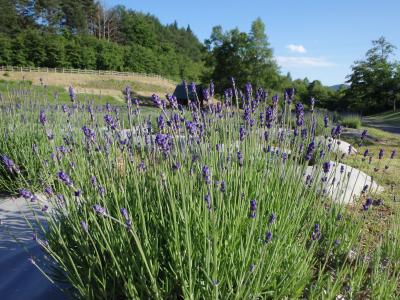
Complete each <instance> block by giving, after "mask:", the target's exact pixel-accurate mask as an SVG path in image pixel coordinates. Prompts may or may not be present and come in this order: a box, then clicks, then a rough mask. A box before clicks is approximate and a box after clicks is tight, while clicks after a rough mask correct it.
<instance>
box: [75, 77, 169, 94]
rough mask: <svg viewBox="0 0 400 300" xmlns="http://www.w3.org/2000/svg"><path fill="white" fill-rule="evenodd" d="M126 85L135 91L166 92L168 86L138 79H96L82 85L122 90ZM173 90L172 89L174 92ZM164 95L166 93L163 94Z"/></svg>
mask: <svg viewBox="0 0 400 300" xmlns="http://www.w3.org/2000/svg"><path fill="white" fill-rule="evenodd" d="M126 86H130V87H131V88H132V90H133V92H135V91H141V92H143V91H150V92H152V93H165V90H166V88H165V87H162V86H160V85H157V84H151V83H143V82H138V81H129V80H96V81H89V82H87V83H85V84H84V85H82V87H85V88H95V89H113V90H120V91H121V92H122V91H123V90H124V88H125V87H126ZM172 92H173V91H171V93H172ZM162 96H164V95H162Z"/></svg>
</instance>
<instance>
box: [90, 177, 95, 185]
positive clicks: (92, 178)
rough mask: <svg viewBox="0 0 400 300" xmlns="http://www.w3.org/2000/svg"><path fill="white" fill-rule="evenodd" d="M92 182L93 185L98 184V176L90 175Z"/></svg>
mask: <svg viewBox="0 0 400 300" xmlns="http://www.w3.org/2000/svg"><path fill="white" fill-rule="evenodd" d="M90 182H91V183H92V185H93V186H96V185H97V178H96V176H94V175H93V176H92V177H90Z"/></svg>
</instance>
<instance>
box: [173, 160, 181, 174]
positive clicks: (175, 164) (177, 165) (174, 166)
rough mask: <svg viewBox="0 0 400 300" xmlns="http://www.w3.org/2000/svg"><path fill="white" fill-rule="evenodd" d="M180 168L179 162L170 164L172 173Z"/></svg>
mask: <svg viewBox="0 0 400 300" xmlns="http://www.w3.org/2000/svg"><path fill="white" fill-rule="evenodd" d="M180 168H181V164H180V163H179V162H175V163H173V164H172V170H173V171H175V172H176V171H178V170H179V169H180Z"/></svg>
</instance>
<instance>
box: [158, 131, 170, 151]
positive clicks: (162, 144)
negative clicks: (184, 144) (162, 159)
mask: <svg viewBox="0 0 400 300" xmlns="http://www.w3.org/2000/svg"><path fill="white" fill-rule="evenodd" d="M155 143H156V145H157V146H158V148H159V149H160V150H161V151H162V152H163V153H164V154H168V153H169V151H170V150H171V149H172V146H173V141H172V137H171V136H170V135H168V134H161V133H158V134H157V135H156V138H155Z"/></svg>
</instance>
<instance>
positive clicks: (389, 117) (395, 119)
mask: <svg viewBox="0 0 400 300" xmlns="http://www.w3.org/2000/svg"><path fill="white" fill-rule="evenodd" d="M365 120H367V121H368V122H377V123H385V124H390V125H395V126H400V110H396V111H395V112H394V111H387V112H384V113H381V114H377V115H372V116H368V117H365Z"/></svg>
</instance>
